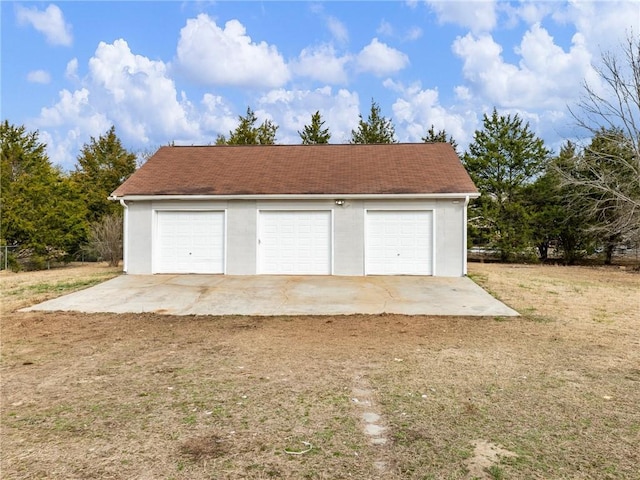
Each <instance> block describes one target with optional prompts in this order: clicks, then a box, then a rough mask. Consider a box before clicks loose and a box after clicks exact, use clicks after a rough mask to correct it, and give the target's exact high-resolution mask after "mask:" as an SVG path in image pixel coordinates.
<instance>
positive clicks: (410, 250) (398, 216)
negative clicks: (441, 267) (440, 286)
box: [365, 210, 433, 275]
mask: <svg viewBox="0 0 640 480" xmlns="http://www.w3.org/2000/svg"><path fill="white" fill-rule="evenodd" d="M432 228H433V214H432V212H431V211H395V210H394V211H391V210H379V211H368V212H367V224H366V247H365V262H366V273H367V274H368V275H431V274H432V273H433V268H432V258H433V257H432V251H433V245H432V243H433V240H432Z"/></svg>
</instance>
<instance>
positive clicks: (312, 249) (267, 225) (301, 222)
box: [259, 210, 331, 275]
mask: <svg viewBox="0 0 640 480" xmlns="http://www.w3.org/2000/svg"><path fill="white" fill-rule="evenodd" d="M259 223H260V226H259V259H260V273H266V274H292V275H314V274H315V275H329V274H331V212H330V211H320V210H317V211H316V210H314V211H295V210H290V211H261V212H260V222H259Z"/></svg>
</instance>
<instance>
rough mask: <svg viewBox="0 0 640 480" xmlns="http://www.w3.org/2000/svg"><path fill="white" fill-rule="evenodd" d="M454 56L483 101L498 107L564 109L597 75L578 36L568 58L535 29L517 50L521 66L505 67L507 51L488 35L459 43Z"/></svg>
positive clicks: (457, 41) (457, 40) (464, 39)
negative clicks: (459, 61) (590, 79)
mask: <svg viewBox="0 0 640 480" xmlns="http://www.w3.org/2000/svg"><path fill="white" fill-rule="evenodd" d="M453 51H454V53H455V54H456V55H458V56H459V57H460V58H462V59H463V61H464V64H463V74H464V77H465V79H466V80H467V81H468V82H469V84H470V85H469V87H470V88H472V89H473V90H474V91H475V93H476V94H477V95H480V96H482V97H484V98H485V100H488V101H489V102H491V103H493V105H496V106H498V107H500V106H502V107H515V106H519V107H521V108H531V109H539V108H542V107H545V108H554V109H559V108H563V107H564V106H565V105H566V104H567V102H568V101H569V100H570V99H571V98H575V96H576V94H577V93H579V88H578V87H579V85H581V84H582V82H583V80H584V79H585V78H587V77H589V76H590V75H592V73H591V72H592V68H591V63H590V62H591V55H590V53H589V52H588V51H587V49H586V48H585V44H584V39H583V37H582V36H581V35H579V34H577V35H575V36H574V38H573V45H572V46H571V48H570V49H569V51H568V52H565V51H564V50H563V49H562V48H560V47H559V46H557V45H556V44H555V43H554V41H553V38H552V37H551V36H550V35H549V33H548V32H547V31H546V30H545V29H544V28H542V27H541V26H540V25H539V24H535V25H533V26H532V27H531V29H530V30H528V31H527V32H526V33H525V35H524V36H523V38H522V41H521V43H520V46H519V47H517V48H516V49H515V53H516V54H518V55H519V57H520V61H519V63H518V64H517V65H516V64H512V63H507V62H505V60H504V58H503V56H502V47H501V46H500V45H499V44H498V43H496V42H495V41H494V40H493V38H492V37H491V36H490V35H488V34H483V35H480V36H477V37H476V36H474V35H472V34H467V35H466V36H464V37H458V38H457V39H456V41H455V42H454V44H453Z"/></svg>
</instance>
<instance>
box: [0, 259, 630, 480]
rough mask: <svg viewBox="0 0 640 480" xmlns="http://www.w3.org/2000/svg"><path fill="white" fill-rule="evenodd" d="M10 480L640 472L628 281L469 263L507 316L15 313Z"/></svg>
mask: <svg viewBox="0 0 640 480" xmlns="http://www.w3.org/2000/svg"><path fill="white" fill-rule="evenodd" d="M115 274H116V272H115V271H114V270H112V269H108V268H106V267H100V266H99V267H87V266H85V267H76V268H67V269H62V270H56V271H50V272H43V273H40V274H32V273H21V274H9V273H7V274H4V273H3V274H1V275H0V288H1V289H2V304H3V312H2V331H1V335H2V359H1V363H0V374H1V382H2V385H1V386H2V392H1V400H2V412H1V421H2V424H1V426H2V430H1V442H2V443H1V445H0V446H1V464H0V467H1V472H0V476H1V477H2V478H3V479H33V478H56V479H131V478H138V479H159V478H164V479H238V478H248V479H269V478H283V479H305V478H308V479H347V478H350V479H373V478H384V479H468V480H471V479H473V478H480V479H561V478H562V479H566V478H571V479H614V478H619V479H639V478H640V473H639V470H638V465H640V449H638V445H639V444H640V274H638V273H637V272H636V273H633V272H631V271H627V270H621V269H616V268H587V267H552V266H524V265H496V264H471V265H470V276H471V277H472V278H473V279H474V280H475V281H476V282H478V283H480V284H481V285H482V286H484V287H485V288H486V289H488V290H489V291H490V292H492V293H493V294H494V295H496V296H498V297H499V298H500V299H501V300H503V301H504V302H505V303H507V304H508V305H509V306H511V307H513V308H515V309H516V310H518V311H519V312H521V313H522V314H523V316H522V317H520V318H509V319H507V318H459V317H457V318H446V317H442V318H439V317H407V316H397V315H381V316H345V317H321V316H318V317H270V318H252V317H204V316H201V317H171V316H160V315H152V314H145V315H110V314H95V315H82V314H69V313H17V312H14V310H15V309H17V308H20V307H23V306H26V305H29V304H32V303H35V302H37V301H42V300H44V299H46V298H52V297H54V296H57V295H61V294H63V293H66V292H68V291H72V290H74V289H77V288H83V287H86V286H88V285H91V284H93V283H96V282H98V281H101V280H104V279H106V278H109V277H111V276H113V275H115Z"/></svg>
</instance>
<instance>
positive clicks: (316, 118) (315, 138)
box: [298, 111, 331, 145]
mask: <svg viewBox="0 0 640 480" xmlns="http://www.w3.org/2000/svg"><path fill="white" fill-rule="evenodd" d="M323 125H324V120H322V117H321V116H320V111H316V113H314V114H313V115H311V125H305V126H304V129H303V130H302V132H298V135H300V138H301V139H302V144H303V145H314V144H319V143H329V139H330V138H331V134H330V133H329V129H328V128H324V129H323V128H322V126H323Z"/></svg>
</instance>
